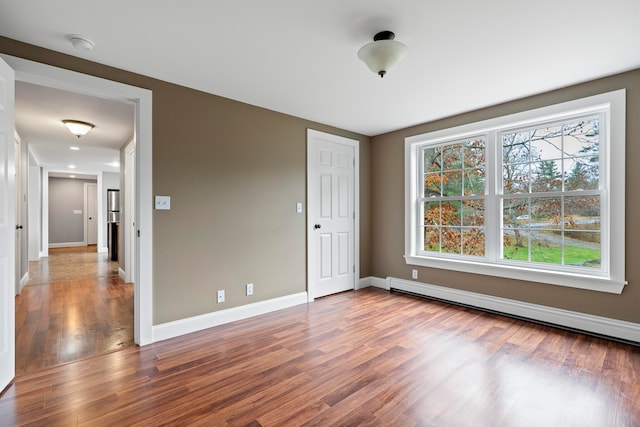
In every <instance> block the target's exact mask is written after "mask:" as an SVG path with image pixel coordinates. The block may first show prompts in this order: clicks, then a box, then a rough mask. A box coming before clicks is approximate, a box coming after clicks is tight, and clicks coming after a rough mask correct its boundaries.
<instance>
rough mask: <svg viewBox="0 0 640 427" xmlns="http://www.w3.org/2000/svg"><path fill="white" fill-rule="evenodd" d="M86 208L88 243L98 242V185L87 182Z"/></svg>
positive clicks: (85, 189)
mask: <svg viewBox="0 0 640 427" xmlns="http://www.w3.org/2000/svg"><path fill="white" fill-rule="evenodd" d="M84 191H85V200H86V201H87V206H86V208H85V212H86V213H87V214H86V218H87V245H97V244H98V185H97V184H85V185H84Z"/></svg>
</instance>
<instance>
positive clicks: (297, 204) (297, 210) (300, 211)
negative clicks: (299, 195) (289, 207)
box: [296, 202, 302, 213]
mask: <svg viewBox="0 0 640 427" xmlns="http://www.w3.org/2000/svg"><path fill="white" fill-rule="evenodd" d="M296 212H298V213H302V203H300V202H298V203H296Z"/></svg>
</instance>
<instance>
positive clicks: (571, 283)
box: [404, 255, 627, 294]
mask: <svg viewBox="0 0 640 427" xmlns="http://www.w3.org/2000/svg"><path fill="white" fill-rule="evenodd" d="M404 258H405V262H406V263H407V264H409V265H416V266H422V267H431V268H440V269H445V270H455V271H462V272H465V273H474V274H482V275H485V276H495V277H504V278H508V279H516V280H524V281H528V282H537V283H543V284H548V285H557V286H566V287H570V288H578V289H587V290H591V291H597V292H606V293H611V294H621V293H622V290H623V289H624V286H625V285H626V284H627V282H626V281H625V280H619V279H615V278H611V277H596V276H587V275H581V274H572V273H563V272H557V271H545V270H535V269H531V268H523V267H521V266H511V265H504V264H496V263H490V262H487V261H486V260H482V261H481V262H475V261H470V260H454V259H449V258H439V257H425V256H416V255H405V257H404Z"/></svg>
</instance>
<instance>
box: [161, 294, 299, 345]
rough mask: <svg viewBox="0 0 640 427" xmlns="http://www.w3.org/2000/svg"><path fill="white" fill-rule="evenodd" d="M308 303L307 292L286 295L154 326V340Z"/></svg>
mask: <svg viewBox="0 0 640 427" xmlns="http://www.w3.org/2000/svg"><path fill="white" fill-rule="evenodd" d="M306 303H307V293H306V292H300V293H297V294H292V295H286V296H283V297H279V298H273V299H270V300H266V301H259V302H256V303H253V304H247V305H241V306H239V307H232V308H229V309H226V310H221V311H214V312H212V313H207V314H202V315H200V316H194V317H189V318H187V319H180V320H176V321H173V322H167V323H162V324H160V325H155V326H153V331H152V333H153V342H157V341H162V340H166V339H169V338H174V337H178V336H180V335H185V334H189V333H191V332H196V331H201V330H203V329H207V328H212V327H214V326H219V325H224V324H225V323H231V322H235V321H237V320H242V319H247V318H249V317H253V316H258V315H260V314H266V313H270V312H272V311H277V310H282V309H284V308H289V307H293V306H295V305H299V304H306Z"/></svg>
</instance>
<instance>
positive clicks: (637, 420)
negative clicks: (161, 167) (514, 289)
mask: <svg viewBox="0 0 640 427" xmlns="http://www.w3.org/2000/svg"><path fill="white" fill-rule="evenodd" d="M5 425H6V426H22V425H25V426H26V425H29V426H35V425H43V426H48V427H49V426H106V425H109V426H159V425H172V426H195V425H197V426H256V427H258V426H263V427H267V426H323V427H324V426H394V427H404V426H445V427H448V426H455V427H467V426H473V427H485V426H486V427H503V426H504V427H530V426H531V427H547V426H562V427H573V426H575V427H608V426H611V427H637V426H640V348H639V347H634V346H631V345H627V344H620V343H616V342H612V341H607V340H604V339H600V338H594V337H590V336H586V335H582V334H579V333H574V332H568V331H563V330H559V329H555V328H552V327H549V326H542V325H537V324H533V323H529V322H525V321H522V320H517V319H511V318H508V317H502V316H499V315H496V314H491V313H484V312H481V311H477V310H473V309H469V308H463V307H456V306H451V305H448V304H444V303H441V302H435V301H429V300H424V299H421V298H415V297H412V296H408V295H403V294H394V293H389V292H386V291H383V290H380V289H371V288H365V289H361V290H358V291H355V292H353V291H352V292H344V293H341V294H336V295H331V296H328V297H325V298H319V299H316V300H315V301H314V302H313V303H310V304H303V305H298V306H295V307H291V308H288V309H285V310H278V311H275V312H272V313H268V314H264V315H260V316H256V317H253V318H249V319H245V320H241V321H237V322H233V323H229V324H226V325H222V326H218V327H215V328H210V329H207V330H203V331H200V332H196V333H192V334H188V335H184V336H181V337H177V338H173V339H168V340H164V341H160V342H157V343H154V344H150V345H147V346H144V347H137V346H132V347H129V348H127V349H124V350H122V351H118V352H112V353H108V354H104V355H101V356H97V357H92V358H90V359H86V360H82V361H79V362H76V363H70V364H66V365H62V366H59V367H56V368H53V369H49V370H47V371H43V372H38V373H35V374H32V375H25V376H22V377H18V378H16V380H15V381H14V383H13V385H11V386H10V387H9V388H8V389H7V390H6V391H5V392H4V394H3V395H1V396H0V426H5Z"/></svg>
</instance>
